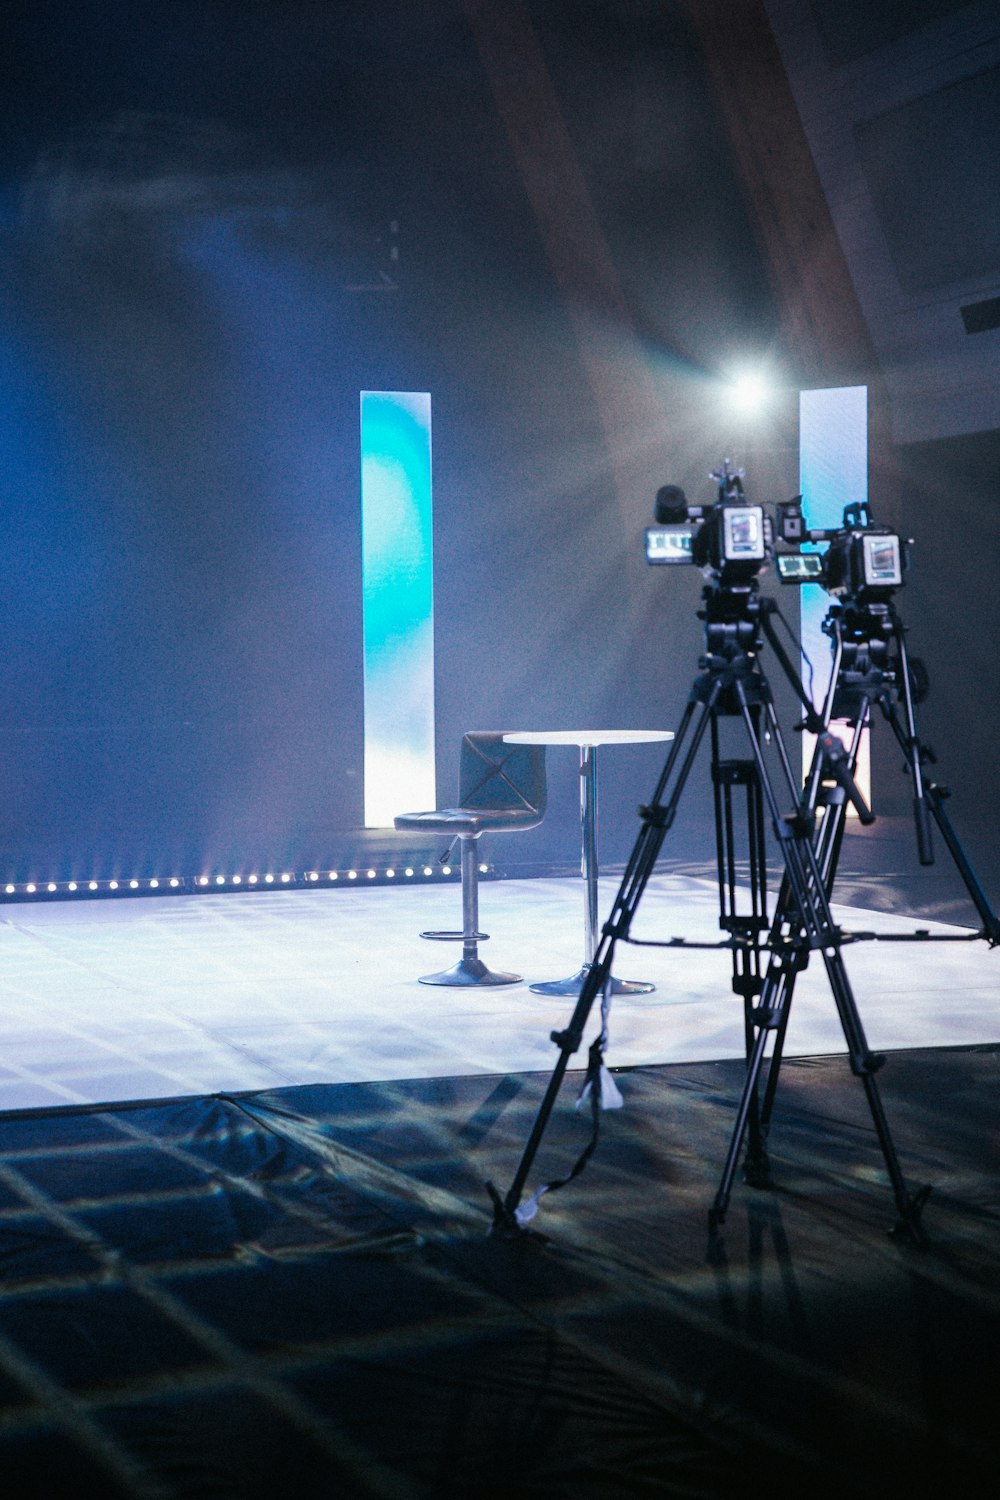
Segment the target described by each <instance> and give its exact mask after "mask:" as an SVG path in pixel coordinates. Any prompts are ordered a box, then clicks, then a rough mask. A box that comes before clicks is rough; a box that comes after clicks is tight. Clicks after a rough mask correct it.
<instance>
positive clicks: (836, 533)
mask: <svg viewBox="0 0 1000 1500" xmlns="http://www.w3.org/2000/svg"><path fill="white" fill-rule="evenodd" d="M800 501H801V496H800V497H799V498H798V499H797V500H790V501H788V502H787V504H785V505H783V506H779V507H778V509H779V511H784V512H785V519H786V526H787V524H788V523H789V522H794V516H795V513H796V511H797V513H798V516H799V518H800V519H801V516H802V510H801V504H800ZM783 535H785V533H784V532H783ZM787 540H789V541H791V540H792V537H791V536H790V535H789V536H787ZM800 540H801V541H802V542H828V543H829V546H828V547H827V550H826V551H825V552H801V551H798V552H779V553H776V554H775V566H776V568H777V572H778V577H779V578H780V580H781V582H782V583H790V584H801V583H818V584H820V585H821V586H822V587H823V588H825V589H826V591H827V593H829V594H833V595H834V596H835V597H837V598H850V599H853V600H854V601H855V602H856V603H858V604H873V603H878V602H880V601H883V600H885V599H888V598H889V596H890V595H891V594H893V593H895V591H896V589H898V588H902V586H903V581H904V578H905V574H906V569H907V565H908V562H909V558H908V555H907V549H906V544H905V543H904V541H903V539H902V538H901V537H900V536H898V535H897V533H896V532H895V531H893V530H891V529H890V528H889V527H888V526H876V525H875V524H874V522H873V521H872V518H871V511H870V510H869V508H868V506H867V504H866V503H864V502H861V503H858V504H855V505H845V507H844V524H843V526H841V527H838V528H837V529H836V530H826V531H807V530H806V529H805V526H804V524H803V525H802V528H801V532H800Z"/></svg>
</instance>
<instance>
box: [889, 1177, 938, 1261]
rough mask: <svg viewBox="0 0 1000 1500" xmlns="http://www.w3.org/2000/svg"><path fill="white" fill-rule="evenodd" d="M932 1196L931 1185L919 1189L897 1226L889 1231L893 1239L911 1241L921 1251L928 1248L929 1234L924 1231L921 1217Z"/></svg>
mask: <svg viewBox="0 0 1000 1500" xmlns="http://www.w3.org/2000/svg"><path fill="white" fill-rule="evenodd" d="M930 1195H931V1185H930V1183H925V1184H924V1186H923V1187H922V1188H918V1189H917V1191H916V1192H915V1193H914V1194H913V1195H912V1197H911V1198H910V1199H909V1200H908V1201H907V1205H906V1209H905V1211H904V1212H902V1213H901V1214H900V1216H899V1218H898V1219H897V1220H896V1222H895V1224H894V1225H893V1226H892V1228H891V1229H890V1230H889V1233H890V1234H891V1235H892V1237H893V1239H895V1240H909V1241H910V1242H911V1243H912V1244H914V1245H917V1246H918V1247H919V1248H920V1249H921V1250H924V1249H926V1248H927V1245H928V1244H929V1243H930V1242H929V1240H928V1238H927V1232H926V1230H925V1229H924V1226H923V1224H922V1223H921V1219H920V1216H921V1214H922V1213H923V1208H924V1204H925V1203H926V1202H927V1199H928V1198H929V1197H930Z"/></svg>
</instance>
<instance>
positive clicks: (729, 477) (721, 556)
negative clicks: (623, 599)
mask: <svg viewBox="0 0 1000 1500" xmlns="http://www.w3.org/2000/svg"><path fill="white" fill-rule="evenodd" d="M710 477H711V478H712V479H714V480H715V482H716V484H717V486H718V494H717V498H716V501H715V503H714V505H707V506H705V505H689V504H688V501H687V496H686V495H685V494H684V491H683V490H682V489H681V488H680V486H679V485H675V484H667V485H664V486H663V488H662V489H660V490H658V491H657V495H656V505H655V511H654V514H655V517H656V521H657V523H658V524H657V525H655V526H647V528H646V533H645V542H646V561H647V562H649V563H652V564H654V565H657V566H662V565H664V564H667V565H674V564H678V563H687V564H694V566H696V567H698V568H700V569H701V570H702V572H703V573H704V574H705V576H706V578H707V579H708V580H709V587H710V589H712V590H719V589H722V590H726V589H738V590H740V591H741V592H742V591H746V590H747V589H750V590H751V591H753V590H754V588H755V586H756V579H757V577H758V576H759V574H760V573H762V572H764V571H765V569H766V568H767V567H768V565H769V564H770V562H771V561H772V560H773V562H774V564H775V567H776V569H777V573H778V577H779V579H780V580H781V582H782V583H786V584H796V585H801V584H804V583H818V584H819V585H820V587H821V588H824V589H826V591H827V593H829V594H833V595H834V597H835V598H843V599H851V600H853V601H854V602H855V603H856V604H858V605H860V606H862V607H866V606H868V605H871V604H878V603H884V602H885V600H887V599H888V598H890V596H891V595H892V594H894V593H895V591H896V590H897V589H898V588H901V587H902V585H903V583H904V581H905V576H906V569H907V565H908V561H909V559H908V555H907V547H906V543H905V542H904V541H903V539H902V538H901V537H900V536H899V535H898V534H897V533H896V532H895V531H893V530H892V529H891V528H890V527H888V526H876V525H875V524H874V522H873V521H872V518H871V512H870V511H869V508H868V505H867V503H858V504H854V505H846V506H845V507H844V521H843V525H842V526H839V527H837V528H835V529H828V530H824V531H811V530H809V529H808V528H807V526H806V524H805V517H804V516H803V514H802V496H801V495H797V496H796V497H795V499H794V500H787V501H784V502H783V503H781V504H779V505H777V506H776V507H775V516H774V520H773V521H772V519H771V517H770V516H769V515H768V514H767V512H766V511H765V509H764V507H763V506H762V505H751V504H749V502H748V501H747V499H746V496H745V495H744V492H743V471H742V470H739V469H737V470H733V469H730V467H729V462H728V460H726V461H725V462H724V463H723V464H722V465H721V467H720V468H719V469H717V470H713V472H712V474H711V476H710ZM822 542H826V543H827V544H828V545H827V548H826V551H825V552H823V551H820V550H818V548H817V546H816V544H817V543H822Z"/></svg>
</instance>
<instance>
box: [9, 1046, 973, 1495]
mask: <svg viewBox="0 0 1000 1500" xmlns="http://www.w3.org/2000/svg"><path fill="white" fill-rule="evenodd" d="M998 1068H1000V1047H997V1046H990V1047H979V1048H949V1049H941V1050H934V1051H907V1052H896V1053H893V1054H892V1055H891V1056H890V1059H889V1062H888V1064H887V1066H886V1068H885V1069H884V1071H883V1072H882V1073H881V1074H880V1075H879V1077H880V1085H881V1089H882V1094H883V1098H884V1100H885V1104H886V1109H887V1112H888V1115H889V1119H890V1122H891V1125H892V1129H893V1132H894V1135H895V1138H896V1143H897V1146H898V1148H899V1152H900V1157H901V1160H902V1164H903V1168H904V1172H905V1174H906V1177H907V1180H908V1182H909V1183H910V1184H911V1185H912V1186H913V1187H916V1186H918V1185H920V1184H923V1183H929V1184H931V1185H932V1187H933V1192H932V1194H931V1197H930V1199H929V1202H928V1204H927V1206H926V1209H925V1212H924V1223H925V1227H926V1231H927V1235H928V1241H929V1243H928V1244H927V1245H926V1247H923V1248H920V1247H916V1246H914V1245H913V1244H911V1243H908V1242H907V1241H905V1240H900V1239H898V1238H896V1237H893V1236H891V1235H890V1234H889V1232H888V1231H889V1229H890V1228H891V1226H892V1224H893V1222H894V1219H895V1210H894V1207H893V1203H892V1197H891V1194H890V1191H889V1188H888V1186H887V1182H886V1179H885V1173H884V1170H883V1167H882V1163H881V1157H880V1156H879V1154H878V1150H877V1147H876V1145H875V1139H874V1134H873V1130H872V1126H871V1122H870V1118H869V1116H868V1113H867V1109H866V1105H865V1101H864V1096H863V1093H862V1090H861V1088H860V1086H859V1085H858V1083H857V1082H856V1081H855V1080H854V1079H853V1078H852V1077H851V1075H850V1072H849V1070H848V1067H847V1064H846V1061H845V1060H844V1059H843V1058H833V1057H831V1058H812V1059H800V1060H796V1061H789V1062H787V1063H786V1065H785V1068H784V1071H783V1075H782V1081H781V1087H780V1090H779V1098H778V1109H777V1112H776V1116H775V1122H774V1127H773V1130H772V1135H771V1140H770V1150H771V1156H772V1159H773V1162H774V1180H773V1185H772V1187H771V1188H770V1189H768V1190H754V1189H752V1188H750V1187H748V1186H746V1185H745V1184H743V1183H742V1182H739V1181H737V1183H736V1185H735V1187H734V1192H733V1197H732V1202H731V1205H730V1209H729V1213H728V1216H727V1219H726V1222H725V1225H724V1228H723V1231H722V1233H721V1235H719V1236H718V1237H715V1238H713V1237H711V1236H710V1235H709V1233H708V1225H707V1209H708V1207H709V1205H710V1203H711V1200H712V1197H713V1195H714V1192H715V1188H716V1184H717V1178H718V1172H719V1169H720V1167H721V1164H722V1160H723V1156H724V1152H725V1147H726V1144H727V1140H728V1133H729V1130H730V1127H731V1122H732V1118H733V1110H734V1105H735V1100H736V1096H737V1094H738V1090H739V1084H740V1074H741V1067H740V1065H739V1064H738V1063H734V1062H716V1063H703V1064H677V1065H673V1066H668V1067H650V1068H639V1069H632V1070H623V1071H622V1072H621V1073H619V1074H618V1075H617V1076H618V1082H619V1084H620V1086H621V1089H622V1092H623V1094H624V1095H625V1100H626V1107H625V1109H624V1110H622V1111H620V1112H615V1113H614V1114H609V1115H607V1116H606V1117H605V1118H604V1121H603V1129H602V1139H601V1142H600V1145H599V1148H598V1150H597V1153H596V1154H595V1156H594V1158H593V1160H592V1161H591V1163H590V1165H589V1166H588V1168H587V1170H586V1171H585V1172H584V1173H583V1174H582V1176H580V1177H579V1178H578V1179H577V1180H576V1181H575V1182H574V1183H573V1184H572V1185H571V1186H569V1187H568V1188H566V1189H565V1190H564V1191H563V1192H560V1193H558V1194H551V1195H549V1196H548V1197H546V1198H545V1199H544V1201H543V1205H542V1210H541V1212H540V1214H539V1216H538V1218H537V1220H536V1221H535V1226H536V1227H535V1229H534V1232H532V1233H530V1234H522V1235H520V1236H516V1237H514V1238H504V1237H502V1236H496V1235H491V1234H490V1233H489V1229H490V1210H489V1204H488V1200H487V1196H486V1193H485V1191H484V1187H483V1181H484V1179H485V1178H488V1177H490V1178H493V1179H495V1180H496V1181H497V1182H498V1183H499V1184H500V1186H501V1187H505V1186H506V1185H507V1183H509V1181H510V1178H511V1176H512V1173H513V1170H514V1167H515V1166H516V1162H517V1159H518V1156H519V1153H520V1150H521V1147H522V1144H523V1142H524V1139H525V1137H526V1134H527V1131H528V1128H529V1125H530V1122H531V1120H532V1118H533V1117H534V1113H535V1110H536V1108H537V1105H538V1101H539V1099H540V1097H541V1094H542V1090H543V1088H544V1085H545V1082H546V1079H545V1078H544V1077H541V1076H538V1075H527V1076H510V1077H499V1076H496V1077H486V1076H480V1077H470V1078H459V1079H439V1080H432V1081H426V1080H417V1081H408V1082H403V1083H395V1084H367V1085H361V1084H346V1085H338V1086H328V1087H320V1086H305V1087H300V1088H291V1089H284V1090H281V1091H278V1092H272V1093H264V1094H253V1095H241V1096H236V1097H210V1098H199V1099H183V1100H168V1101H159V1102H151V1103H144V1104H128V1105H115V1106H109V1107H107V1108H91V1109H64V1110H56V1111H45V1112H42V1111H31V1112H20V1113H17V1114H8V1115H5V1116H0V1271H2V1283H0V1494H3V1495H4V1496H5V1497H9V1500H23V1497H29V1496H31V1497H36V1496H37V1497H46V1500H53V1497H62V1496H67V1497H70V1496H72V1497H76V1496H83V1495H90V1494H95V1495H100V1496H106V1497H109V1500H112V1497H118V1496H129V1497H133V1496H150V1497H155V1496H161V1495H162V1496H182V1497H188V1496H192V1497H202V1496H205V1497H208V1496H212V1497H221V1496H226V1497H241V1500H242V1497H258V1496H260V1497H264V1496H271V1495H274V1494H283V1495H289V1496H295V1497H306V1500H312V1497H314V1496H315V1497H319V1496H324V1497H347V1500H352V1497H360V1496H365V1497H367V1496H386V1497H407V1496H415V1497H416V1496H420V1497H424V1496H426V1497H435V1500H438V1497H440V1500H494V1497H496V1500H499V1497H501V1496H503V1497H529V1500H535V1497H539V1500H540V1497H543V1496H544V1497H555V1500H617V1497H628V1496H647V1495H648V1496H670V1497H674V1496H677V1497H730V1496H733V1497H735V1496H750V1495H754V1496H760V1495H766V1494H773V1495H776V1496H778V1495H785V1494H788V1495H791V1494H797V1495H803V1496H833V1495H844V1496H849V1495H850V1496H869V1495H870V1496H876V1495H878V1496H883V1497H885V1496H895V1495H900V1496H902V1495H907V1496H914V1497H922V1496H931V1495H935V1496H939V1495H941V1494H948V1493H953V1494H961V1493H971V1492H972V1490H971V1488H970V1487H971V1486H974V1485H976V1486H977V1487H978V1477H979V1475H980V1474H981V1473H982V1471H983V1468H984V1466H985V1467H986V1468H987V1469H988V1468H990V1467H993V1468H994V1470H995V1465H996V1463H997V1460H998V1459H1000V1420H998V1418H997V1415H996V1400H995V1392H996V1373H995V1372H996V1361H997V1350H998V1348H1000V1279H998V1271H1000V1129H998V1126H997V1110H996V1101H997V1081H998ZM578 1087H579V1077H578V1076H577V1075H570V1078H569V1080H568V1081H567V1085H566V1089H565V1098H564V1099H561V1100H560V1104H559V1107H558V1108H557V1110H556V1113H555V1114H554V1116H553V1120H552V1123H551V1126H550V1129H549V1131H548V1132H547V1134H546V1137H545V1140H544V1141H543V1146H542V1151H541V1153H540V1157H539V1162H538V1167H539V1172H540V1173H541V1174H543V1175H546V1176H550V1175H553V1174H554V1173H555V1172H557V1171H558V1170H559V1169H561V1168H564V1167H565V1166H566V1165H568V1163H569V1161H570V1160H571V1158H572V1157H573V1156H574V1154H575V1153H576V1151H577V1150H578V1149H579V1148H580V1146H581V1145H582V1143H583V1141H584V1140H585V1139H586V1136H587V1132H588V1121H587V1119H586V1118H585V1117H584V1114H582V1113H578V1112H576V1111H575V1110H574V1109H573V1108H572V1102H573V1098H574V1095H575V1093H576V1090H577V1088H578Z"/></svg>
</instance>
